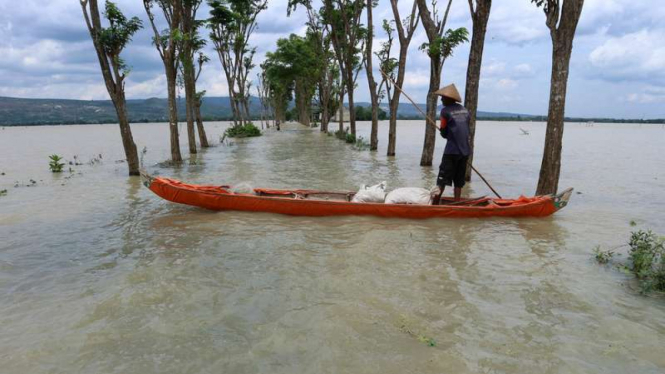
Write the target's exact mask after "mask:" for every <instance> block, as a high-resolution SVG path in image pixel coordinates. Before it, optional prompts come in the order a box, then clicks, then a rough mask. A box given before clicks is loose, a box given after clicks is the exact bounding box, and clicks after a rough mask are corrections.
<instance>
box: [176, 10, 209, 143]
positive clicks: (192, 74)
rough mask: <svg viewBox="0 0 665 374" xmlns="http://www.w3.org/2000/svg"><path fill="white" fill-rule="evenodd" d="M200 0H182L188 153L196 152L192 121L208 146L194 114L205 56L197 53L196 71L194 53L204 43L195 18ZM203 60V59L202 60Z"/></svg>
mask: <svg viewBox="0 0 665 374" xmlns="http://www.w3.org/2000/svg"><path fill="white" fill-rule="evenodd" d="M201 2H202V0H183V12H182V22H181V24H180V31H181V32H182V51H181V52H180V60H181V67H182V69H181V71H182V78H183V82H184V86H185V110H186V111H187V139H188V143H189V153H196V135H195V130H194V122H196V125H197V127H198V130H199V139H200V142H201V147H204V148H205V147H208V139H207V137H206V134H205V129H204V128H203V121H200V122H199V121H198V119H197V116H196V110H197V101H198V94H197V92H196V80H197V78H198V74H200V72H201V68H202V66H203V63H202V62H201V61H202V59H204V60H205V59H207V57H205V56H203V55H202V54H200V55H199V64H198V67H199V72H198V73H197V72H196V61H195V55H196V53H197V52H198V51H200V50H201V49H202V48H203V47H204V46H205V44H206V42H205V40H204V39H201V38H200V37H199V34H198V28H199V27H200V25H201V22H200V21H197V20H196V12H197V11H198V9H199V7H200V6H201ZM203 62H205V61H203Z"/></svg>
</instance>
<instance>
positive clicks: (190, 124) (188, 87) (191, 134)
mask: <svg viewBox="0 0 665 374" xmlns="http://www.w3.org/2000/svg"><path fill="white" fill-rule="evenodd" d="M183 72H184V75H185V77H184V81H185V111H186V112H187V143H188V145H189V153H190V154H196V130H194V120H195V119H194V100H196V92H195V88H194V82H193V81H192V79H191V78H192V76H191V74H190V72H189V71H188V69H187V67H185V68H184V71H183Z"/></svg>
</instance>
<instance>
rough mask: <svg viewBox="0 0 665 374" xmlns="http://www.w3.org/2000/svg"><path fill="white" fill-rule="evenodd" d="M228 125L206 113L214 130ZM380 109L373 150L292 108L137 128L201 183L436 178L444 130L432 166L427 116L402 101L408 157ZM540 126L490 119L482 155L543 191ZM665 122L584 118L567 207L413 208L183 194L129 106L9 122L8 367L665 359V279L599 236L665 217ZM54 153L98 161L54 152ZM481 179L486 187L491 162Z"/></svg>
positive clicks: (0, 235)
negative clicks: (199, 145)
mask: <svg viewBox="0 0 665 374" xmlns="http://www.w3.org/2000/svg"><path fill="white" fill-rule="evenodd" d="M226 126H227V124H224V123H208V124H207V129H208V132H209V136H210V138H212V139H214V140H215V143H219V135H220V134H222V133H223V130H224V128H225V127H226ZM332 126H333V125H331V127H332ZM381 126H382V127H381V135H382V136H381V140H380V150H379V152H376V153H371V152H369V151H358V150H354V149H353V148H352V147H351V146H348V145H346V144H344V143H342V142H340V141H338V140H336V139H335V138H333V137H328V136H326V135H324V134H321V133H320V132H319V131H318V130H317V129H313V130H310V129H307V128H305V127H302V126H300V125H297V124H291V125H287V126H285V127H284V129H283V130H284V131H281V132H276V131H272V130H270V131H266V132H265V135H264V136H262V137H259V138H254V139H247V140H240V141H236V142H235V143H234V144H232V145H227V146H216V147H214V148H211V149H208V150H206V151H204V152H202V153H201V154H199V155H198V156H197V157H194V158H192V159H190V160H189V161H188V162H186V163H185V165H184V166H182V167H181V168H172V167H168V166H162V164H160V163H161V162H162V161H164V160H166V159H167V158H168V155H169V152H168V144H167V143H168V128H167V125H166V124H138V125H134V127H133V128H134V133H135V138H136V142H137V144H138V146H139V149H143V147H147V153H146V154H145V159H144V163H145V165H146V166H147V167H148V169H149V171H151V172H153V173H156V174H160V175H165V176H171V177H175V178H179V179H182V180H185V181H188V182H192V183H212V184H220V185H221V184H237V183H240V182H248V183H251V184H252V185H253V186H255V187H275V188H289V187H295V188H316V189H319V188H320V189H323V188H325V189H343V190H349V189H351V190H353V189H356V188H357V187H358V185H359V184H361V183H378V182H381V181H384V180H385V181H387V182H388V187H389V189H390V188H394V187H398V186H399V187H402V186H418V187H426V188H429V187H431V186H432V184H433V183H434V180H435V178H436V173H437V168H438V159H439V158H440V155H441V153H442V149H443V142H442V141H441V139H439V140H438V141H437V151H436V152H437V153H436V156H435V157H436V160H437V162H436V165H435V166H434V167H432V168H421V167H420V166H418V163H419V159H420V151H421V147H422V136H423V135H422V134H423V131H424V129H423V127H424V125H423V123H422V122H402V123H400V125H399V128H398V148H397V153H398V154H397V157H396V158H394V159H389V158H387V157H386V156H385V147H386V137H387V135H386V134H387V123H382V124H381ZM520 127H521V128H523V129H525V130H528V131H530V135H522V134H521V131H520ZM181 130H182V133H181V134H182V135H181V141H182V142H183V152H185V142H186V136H184V127H181ZM368 132H369V126H368V124H367V123H362V124H360V130H359V133H360V134H361V135H363V134H364V135H365V136H367V134H368ZM544 136H545V127H544V124H542V123H495V122H482V123H480V124H479V126H478V130H477V156H476V161H475V166H476V167H477V168H478V170H480V171H481V172H482V173H483V174H484V175H485V177H486V178H487V179H488V180H490V181H491V182H492V184H493V185H494V187H495V188H496V189H497V190H498V191H499V192H500V193H501V194H503V195H504V196H517V195H519V194H525V195H530V194H533V192H534V191H535V186H536V182H537V177H538V170H539V168H540V159H541V154H542V148H543V141H544ZM664 140H665V129H664V128H663V127H662V126H661V125H654V126H648V125H643V126H640V125H605V124H595V125H594V126H588V125H585V124H567V125H566V130H565V139H564V152H563V153H564V157H563V168H562V176H561V183H560V187H561V188H562V189H563V188H566V187H575V189H576V191H577V192H581V194H577V193H576V194H574V195H573V198H572V201H571V203H570V205H569V206H568V207H566V208H565V209H564V210H563V211H560V212H558V213H557V214H556V215H554V216H552V217H548V218H544V219H508V218H499V219H433V220H424V221H417V220H401V219H380V218H372V217H335V218H303V217H289V216H280V215H271V214H256V213H254V214H251V213H236V212H209V211H205V210H201V209H196V208H193V207H187V206H181V205H176V204H172V203H169V202H166V201H163V200H161V199H160V198H158V197H157V196H155V195H154V194H152V193H151V192H150V191H148V190H147V189H145V188H144V187H142V185H141V184H140V181H139V180H138V179H136V178H128V177H126V165H125V164H124V163H119V162H117V160H120V159H122V158H123V153H122V148H121V142H120V138H119V131H118V128H117V126H114V125H104V126H101V125H100V126H58V127H32V128H5V129H4V130H1V129H0V149H1V150H2V154H1V155H2V157H0V172H2V173H5V175H3V176H0V190H2V189H7V190H8V193H7V195H6V196H0V372H1V373H3V374H4V373H7V374H9V373H141V374H143V373H384V374H391V373H395V374H397V373H400V374H401V373H663V372H664V371H665V296H662V295H652V296H642V295H640V294H639V287H638V286H637V285H636V284H635V282H634V280H633V279H632V277H630V276H628V275H625V274H623V273H621V272H619V271H617V270H616V269H613V268H611V267H606V266H600V265H598V264H596V263H595V260H594V259H593V253H592V249H593V248H594V247H595V246H596V245H601V246H604V247H606V248H609V247H613V246H618V245H621V244H624V243H626V242H627V240H628V237H629V235H630V232H631V230H635V229H649V228H650V229H653V230H654V231H655V232H657V233H660V234H661V235H665V203H664V202H663V201H664V200H663V198H662V197H663V191H664V187H665V162H664V161H665V157H664V156H663V152H662V151H663V141H664ZM54 153H55V154H59V155H61V156H64V157H65V159H66V160H73V156H75V155H76V156H77V159H78V161H79V162H80V163H82V164H83V165H75V166H71V167H72V169H73V170H74V171H73V172H72V173H70V172H65V173H62V174H51V173H50V172H49V171H48V167H47V164H48V156H49V155H50V154H54ZM100 154H101V155H102V157H101V158H100V157H99V155H100ZM95 158H96V159H99V161H95V160H94V159H95ZM67 167H69V166H67ZM31 179H32V180H33V181H34V183H33V182H32V181H31ZM15 185H17V187H15ZM465 194H467V195H474V196H476V195H491V192H490V191H489V190H488V189H487V188H486V187H485V186H484V185H483V184H482V182H480V181H479V180H478V179H477V178H475V179H474V181H473V182H472V183H471V184H470V185H469V186H468V187H467V188H465ZM631 221H634V222H635V223H636V224H637V227H631V225H630V222H631ZM624 257H625V256H624Z"/></svg>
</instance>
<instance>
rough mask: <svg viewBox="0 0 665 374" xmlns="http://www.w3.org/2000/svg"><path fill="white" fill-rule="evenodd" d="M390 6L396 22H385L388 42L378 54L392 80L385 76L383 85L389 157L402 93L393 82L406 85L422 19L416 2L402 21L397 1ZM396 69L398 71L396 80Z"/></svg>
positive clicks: (385, 71) (384, 70)
mask: <svg viewBox="0 0 665 374" xmlns="http://www.w3.org/2000/svg"><path fill="white" fill-rule="evenodd" d="M390 5H391V7H392V11H393V16H394V22H388V21H387V20H384V23H383V29H384V31H385V32H386V35H387V36H388V41H387V42H385V43H384V44H383V46H382V49H381V51H379V53H378V57H379V61H380V67H381V70H382V71H383V73H384V74H386V75H388V76H389V77H390V79H387V78H386V77H385V76H384V77H383V80H384V82H383V84H385V86H386V90H387V97H388V106H389V108H390V118H389V120H390V127H389V130H388V152H387V155H388V156H394V155H395V148H396V144H397V109H398V108H399V99H400V95H401V94H402V93H401V91H400V90H398V89H395V88H394V87H392V82H394V83H395V84H396V85H397V87H400V88H401V87H402V85H403V84H404V78H405V76H406V57H407V53H408V50H409V44H411V38H412V37H413V34H414V32H415V31H416V28H417V27H418V21H419V19H420V17H419V16H418V13H416V11H417V9H418V6H417V4H416V2H415V1H414V2H413V6H412V8H411V14H410V15H409V16H408V17H407V18H405V19H402V18H401V16H400V14H399V9H398V6H397V0H390ZM392 24H394V25H395V28H393V27H392ZM395 30H397V38H398V40H399V56H398V58H397V59H395V58H393V57H391V49H392V44H393V43H392V42H393V33H394V32H395ZM395 69H397V77H396V78H395Z"/></svg>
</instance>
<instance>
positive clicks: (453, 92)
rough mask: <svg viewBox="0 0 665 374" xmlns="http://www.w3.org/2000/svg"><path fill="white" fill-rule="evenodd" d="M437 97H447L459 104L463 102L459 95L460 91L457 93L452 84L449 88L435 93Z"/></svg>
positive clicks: (446, 87)
mask: <svg viewBox="0 0 665 374" xmlns="http://www.w3.org/2000/svg"><path fill="white" fill-rule="evenodd" d="M434 94H435V95H439V96H443V97H447V98H449V99H453V100H455V101H457V102H458V103H461V102H462V97H461V96H460V94H459V91H457V87H455V85H454V84H450V85H448V86H445V87H443V88H442V89H440V90H438V91H436V92H434Z"/></svg>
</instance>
